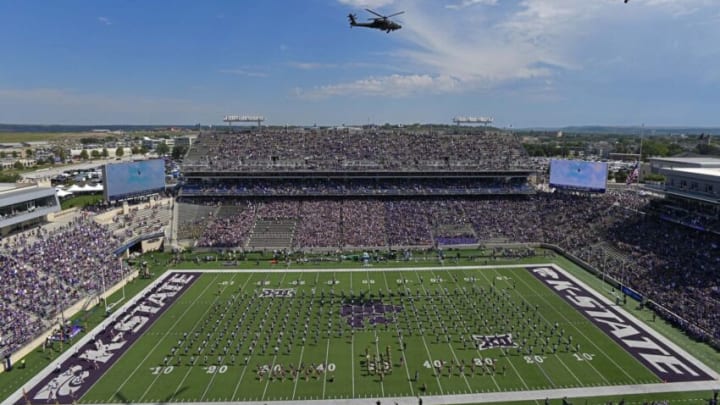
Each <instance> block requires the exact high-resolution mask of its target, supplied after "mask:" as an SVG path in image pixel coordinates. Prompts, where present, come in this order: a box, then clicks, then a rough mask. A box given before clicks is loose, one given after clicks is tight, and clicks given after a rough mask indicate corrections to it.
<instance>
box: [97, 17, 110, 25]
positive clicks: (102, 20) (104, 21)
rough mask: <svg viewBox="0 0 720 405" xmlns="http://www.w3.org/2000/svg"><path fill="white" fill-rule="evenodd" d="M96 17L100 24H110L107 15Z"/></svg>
mask: <svg viewBox="0 0 720 405" xmlns="http://www.w3.org/2000/svg"><path fill="white" fill-rule="evenodd" d="M97 19H98V21H99V22H100V23H101V24H105V25H112V21H110V19H109V18H107V17H98V18H97Z"/></svg>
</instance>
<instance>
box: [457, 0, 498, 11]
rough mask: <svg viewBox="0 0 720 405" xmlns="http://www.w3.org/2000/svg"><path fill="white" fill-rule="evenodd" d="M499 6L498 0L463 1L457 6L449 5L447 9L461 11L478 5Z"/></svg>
mask: <svg viewBox="0 0 720 405" xmlns="http://www.w3.org/2000/svg"><path fill="white" fill-rule="evenodd" d="M496 4H497V0H462V1H460V2H459V3H455V4H447V5H445V8H449V9H451V10H460V9H463V8H467V7H472V6H476V5H483V6H494V5H496Z"/></svg>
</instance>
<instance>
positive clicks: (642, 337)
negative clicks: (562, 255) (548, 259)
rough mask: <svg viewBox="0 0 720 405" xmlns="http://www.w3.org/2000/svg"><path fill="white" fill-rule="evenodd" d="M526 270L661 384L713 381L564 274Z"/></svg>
mask: <svg viewBox="0 0 720 405" xmlns="http://www.w3.org/2000/svg"><path fill="white" fill-rule="evenodd" d="M528 270H529V271H530V272H531V273H532V274H533V275H534V276H535V277H537V278H538V279H539V280H540V281H542V282H543V283H545V284H546V285H548V286H549V287H550V288H551V289H552V290H553V291H555V292H556V293H557V294H559V295H560V296H561V297H562V298H563V299H565V301H567V302H569V303H570V305H572V306H573V307H575V308H576V309H577V310H578V311H580V312H581V313H582V314H583V315H585V317H586V318H588V319H589V320H590V321H592V322H593V323H594V324H595V325H596V326H597V327H598V328H600V329H601V330H602V331H603V332H605V333H606V334H607V335H608V336H610V337H611V338H612V339H613V340H615V341H616V342H617V343H619V344H620V346H622V347H623V348H624V349H625V350H627V351H628V352H629V353H630V354H632V355H633V356H634V357H635V358H636V359H638V360H639V361H640V362H641V363H643V364H644V365H645V366H646V367H648V368H649V369H650V370H651V371H652V372H653V373H655V375H657V376H658V377H659V378H661V379H662V380H663V381H668V382H678V381H701V380H711V379H712V378H711V377H710V376H708V375H707V374H706V373H705V372H703V371H702V370H700V369H699V368H698V367H697V366H696V365H695V364H692V363H691V362H690V361H688V360H687V359H686V358H684V357H683V356H681V355H680V354H678V353H677V352H676V351H675V350H673V349H672V348H670V347H668V346H667V345H666V344H664V343H663V342H661V341H660V340H659V339H657V338H656V337H655V336H653V335H651V334H650V333H649V332H648V331H647V330H646V329H645V328H643V327H640V326H639V325H637V324H635V323H633V322H631V321H630V320H629V319H628V318H627V317H626V316H625V315H623V314H622V313H620V312H619V311H618V310H617V309H615V308H613V307H612V306H611V305H608V304H605V303H604V301H603V300H601V299H599V297H598V296H597V295H596V294H595V293H591V292H590V291H588V290H586V289H585V288H583V287H581V286H580V285H578V284H577V283H576V282H574V281H573V280H571V279H570V278H569V277H568V276H567V275H565V274H564V273H563V272H560V271H557V270H555V269H553V268H551V267H529V268H528Z"/></svg>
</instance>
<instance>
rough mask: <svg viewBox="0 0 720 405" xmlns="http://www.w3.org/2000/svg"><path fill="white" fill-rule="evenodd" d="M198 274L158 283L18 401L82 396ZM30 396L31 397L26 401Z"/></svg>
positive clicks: (71, 399) (53, 400)
mask: <svg viewBox="0 0 720 405" xmlns="http://www.w3.org/2000/svg"><path fill="white" fill-rule="evenodd" d="M197 276H198V275H197V274H193V273H175V274H171V275H169V276H166V278H165V279H164V280H163V281H161V282H159V283H157V285H156V286H155V287H153V288H152V289H151V290H150V291H149V292H148V293H146V294H145V295H144V296H142V297H141V298H140V299H139V300H138V301H137V303H135V304H134V305H132V306H130V307H129V308H127V309H125V310H124V312H123V313H121V314H120V315H118V316H116V317H115V319H114V320H113V321H112V323H110V324H108V325H107V327H105V329H103V330H102V331H100V332H95V331H93V332H91V333H95V334H94V335H93V337H92V339H91V340H89V341H88V342H86V343H85V344H83V345H82V347H80V348H79V349H78V350H77V351H76V352H75V353H74V354H73V355H72V356H71V357H69V358H67V359H66V360H64V361H63V362H62V363H60V364H59V365H58V367H57V368H55V371H54V372H52V373H50V374H49V375H48V376H46V377H45V378H43V379H42V380H41V381H40V383H38V384H37V385H35V386H34V387H33V388H32V389H30V390H28V391H27V392H23V397H24V398H22V399H20V400H18V401H17V402H16V403H17V404H26V403H28V402H32V403H60V404H71V403H73V402H74V401H75V400H77V399H78V398H80V396H82V395H83V394H84V393H85V392H86V391H87V390H88V389H89V388H90V386H91V385H92V384H93V383H94V382H95V381H97V380H98V379H99V378H100V376H102V374H103V373H104V372H105V371H107V370H108V369H109V368H110V366H111V365H112V364H113V363H115V361H117V360H118V359H119V358H120V353H122V352H123V351H124V350H126V349H127V348H129V347H130V345H131V344H132V343H133V342H134V341H135V340H137V339H138V338H139V337H140V336H141V335H142V334H143V333H145V331H146V330H147V329H148V328H149V327H150V325H151V324H152V321H154V320H155V319H157V318H158V317H159V316H160V315H161V314H162V313H163V312H164V311H165V310H166V309H167V308H169V307H170V305H171V304H172V303H173V302H174V301H175V299H177V297H178V296H179V295H180V293H182V292H183V291H184V290H185V289H187V288H188V287H189V286H190V285H191V284H192V282H193V281H195V280H196V279H197ZM30 398H32V400H30V401H28V400H29V399H30Z"/></svg>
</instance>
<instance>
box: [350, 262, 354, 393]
mask: <svg viewBox="0 0 720 405" xmlns="http://www.w3.org/2000/svg"><path fill="white" fill-rule="evenodd" d="M352 276H353V275H352V273H350V291H352V289H353V286H352ZM350 369H351V370H352V396H353V397H355V331H353V327H352V326H350Z"/></svg>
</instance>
